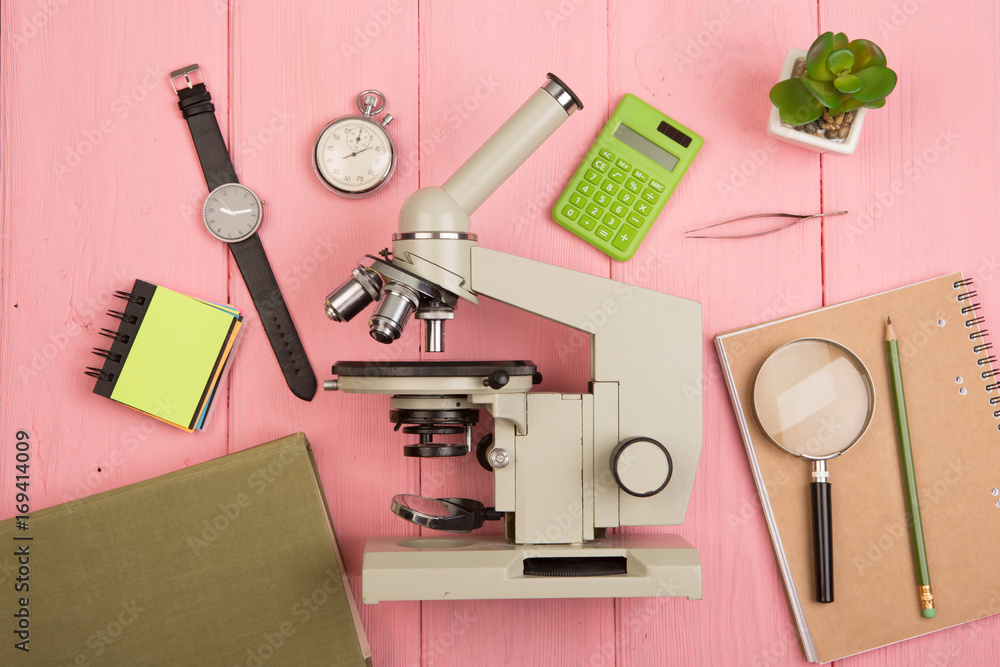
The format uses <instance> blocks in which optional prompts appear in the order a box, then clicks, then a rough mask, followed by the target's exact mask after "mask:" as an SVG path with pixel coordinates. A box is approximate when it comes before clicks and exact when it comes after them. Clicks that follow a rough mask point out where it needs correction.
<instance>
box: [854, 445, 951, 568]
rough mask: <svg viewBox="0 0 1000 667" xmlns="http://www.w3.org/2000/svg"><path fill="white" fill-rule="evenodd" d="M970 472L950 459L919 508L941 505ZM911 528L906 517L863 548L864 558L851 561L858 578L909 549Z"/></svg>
mask: <svg viewBox="0 0 1000 667" xmlns="http://www.w3.org/2000/svg"><path fill="white" fill-rule="evenodd" d="M967 470H968V468H967V467H966V466H965V465H963V463H962V460H961V459H951V460H950V461H948V466H947V469H946V470H945V471H944V473H943V474H942V475H941V476H940V477H938V478H937V479H936V480H934V483H933V484H931V486H930V493H927V494H924V495H921V498H920V504H921V505H923V506H924V507H928V506H931V505H934V504H936V503H938V502H940V501H941V498H943V497H944V496H945V495H947V494H948V492H949V491H951V489H952V488H954V487H955V486H956V485H957V484H958V483H959V482H961V481H962V477H963V476H964V475H965V472H966V471H967ZM911 525H912V518H911V517H910V516H909V514H907V517H906V518H905V519H900V520H898V521H893V522H891V523H887V524H885V525H883V527H882V528H883V531H882V533H881V534H880V535H879V536H878V537H876V538H873V539H871V540H868V544H866V545H865V546H864V549H865V551H864V554H861V555H854V556H852V557H851V564H852V565H853V566H854V569H855V571H857V573H858V574H859V575H863V574H865V572H866V571H868V570H869V569H871V568H872V567H874V566H875V565H876V564H877V563H878V562H879V561H881V560H882V558H884V557H885V556H886V554H888V553H890V552H891V551H892V550H893V549H896V548H897V547H899V548H906V549H908V548H909V544H910V529H911ZM876 574H877V572H876Z"/></svg>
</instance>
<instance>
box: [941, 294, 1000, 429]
mask: <svg viewBox="0 0 1000 667" xmlns="http://www.w3.org/2000/svg"><path fill="white" fill-rule="evenodd" d="M972 282H973V280H972V278H964V279H962V280H956V281H955V282H954V283H953V284H952V287H954V288H955V289H956V290H964V291H963V292H961V293H959V294H958V302H959V303H961V304H963V305H962V315H970V314H971V313H974V312H976V311H977V310H979V309H980V308H981V305H980V304H979V303H974V302H973V301H972V299H975V298H976V296H977V293H976V291H975V290H972V289H969V288H970V286H971V285H972ZM984 322H985V318H984V317H983V316H982V315H976V316H973V317H970V318H969V319H967V320H965V327H966V328H967V329H972V328H975V331H973V332H971V333H970V334H969V340H970V341H972V342H973V343H974V345H973V346H972V351H973V353H975V354H984V353H985V354H986V356H985V357H980V358H979V359H977V360H976V365H977V366H985V367H986V368H985V370H983V371H982V372H981V373H980V376H981V377H982V379H983V380H986V381H987V384H986V391H987V393H992V392H995V391H998V390H1000V381H998V379H997V378H998V377H1000V369H998V368H994V367H993V365H994V364H995V363H996V361H997V358H996V356H995V355H992V354H989V350H991V349H993V343H991V342H988V341H987V340H986V338H987V337H988V336H989V333H990V332H989V331H988V330H986V329H980V328H979V326H980V325H981V324H983V323H984ZM990 405H991V406H996V405H1000V396H990ZM993 417H994V418H996V419H1000V410H994V411H993ZM997 429H998V430H1000V424H998V425H997Z"/></svg>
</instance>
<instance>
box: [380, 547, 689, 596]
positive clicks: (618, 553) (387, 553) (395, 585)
mask: <svg viewBox="0 0 1000 667" xmlns="http://www.w3.org/2000/svg"><path fill="white" fill-rule="evenodd" d="M570 558H576V559H584V561H589V562H588V563H586V564H587V565H594V566H596V567H597V568H601V567H611V568H614V567H615V566H617V565H618V564H621V565H622V566H624V570H625V573H624V574H610V575H600V576H573V575H571V574H569V573H566V572H562V573H558V574H552V575H541V576H538V575H525V574H524V571H525V567H526V565H525V560H526V559H531V561H530V562H529V566H531V567H534V566H536V565H539V564H540V565H541V566H542V567H543V568H545V567H553V568H555V569H557V570H558V568H559V567H560V566H561V564H564V563H566V560H567V559H570ZM550 559H559V560H550ZM584 561H581V563H584ZM361 593H362V597H363V599H364V602H365V603H366V604H373V603H377V602H382V601H389V600H485V599H524V598H603V597H616V598H627V597H687V598H688V599H690V600H700V599H701V559H700V558H699V556H698V552H697V550H695V548H694V547H693V546H691V544H689V543H688V542H687V541H686V540H684V539H683V538H682V537H680V536H679V535H675V534H668V535H649V534H644V535H611V536H609V537H608V538H606V539H603V540H595V541H593V542H587V543H584V544H514V543H512V542H510V541H509V540H507V539H505V538H504V537H503V536H502V535H481V536H468V535H454V536H448V537H419V536H414V537H405V538H398V537H376V538H371V539H369V540H368V542H367V543H366V544H365V555H364V562H363V564H362V572H361Z"/></svg>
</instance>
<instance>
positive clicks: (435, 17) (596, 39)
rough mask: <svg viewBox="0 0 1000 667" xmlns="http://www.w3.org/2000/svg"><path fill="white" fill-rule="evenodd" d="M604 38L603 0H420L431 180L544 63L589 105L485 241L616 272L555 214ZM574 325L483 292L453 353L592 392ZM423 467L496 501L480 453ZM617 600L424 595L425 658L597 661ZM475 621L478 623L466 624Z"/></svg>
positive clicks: (427, 474)
mask: <svg viewBox="0 0 1000 667" xmlns="http://www.w3.org/2000/svg"><path fill="white" fill-rule="evenodd" d="M606 41H607V31H606V15H605V10H604V7H603V5H579V6H578V5H574V4H572V3H562V5H560V3H558V2H555V1H549V2H543V3H537V2H534V3H532V2H515V3H508V4H506V5H504V6H503V7H502V8H501V7H500V6H493V5H488V4H481V3H462V2H447V3H441V2H433V3H432V2H424V3H421V4H420V56H421V61H420V63H421V64H420V82H421V85H420V101H421V113H420V126H421V133H420V136H421V139H422V140H424V141H426V140H427V139H428V138H430V139H431V141H430V142H427V143H426V144H425V145H426V146H427V149H428V150H427V151H425V152H426V155H424V156H422V157H423V159H422V161H421V170H420V172H421V185H440V184H441V183H443V182H444V181H445V180H446V179H447V178H448V177H449V176H450V175H451V174H452V173H453V172H454V170H455V169H456V168H457V167H458V166H459V165H460V164H461V163H462V162H464V161H465V159H466V158H468V156H469V155H471V154H472V152H473V151H474V150H475V149H476V148H478V147H479V146H480V145H481V144H482V143H483V142H484V141H485V140H486V139H487V137H489V135H490V134H491V133H492V132H493V131H494V130H496V129H497V128H498V127H499V126H500V125H501V124H502V123H503V122H504V121H505V120H506V119H507V118H508V116H510V114H512V113H513V112H514V111H515V110H516V109H517V108H518V107H519V106H520V105H521V104H522V103H523V102H524V101H525V100H527V99H528V97H529V96H530V95H531V94H533V93H534V92H535V90H537V88H538V87H539V86H541V85H543V83H544V82H545V80H546V79H545V75H546V73H547V72H553V73H555V74H556V75H558V76H559V77H560V78H562V79H563V80H564V81H565V82H566V83H567V84H568V85H569V86H570V87H571V88H573V90H574V91H575V92H576V93H577V94H578V95H579V96H580V97H581V98H582V100H583V103H584V109H583V111H578V112H577V113H575V114H574V115H573V116H571V117H570V118H569V119H568V120H567V121H566V122H565V124H564V125H563V126H562V127H560V128H559V129H558V130H557V131H556V132H555V133H554V134H553V136H552V137H551V138H550V139H549V140H548V141H547V142H546V143H545V144H544V145H543V146H542V147H541V148H540V149H539V150H538V151H537V152H536V153H535V154H534V155H533V156H532V157H531V158H529V159H528V161H527V162H526V163H525V164H524V165H523V166H522V167H521V168H520V169H519V170H518V171H517V172H515V174H514V175H513V176H512V177H511V178H510V179H509V180H508V181H507V182H506V183H505V184H504V185H502V186H501V187H500V188H499V190H498V191H497V192H496V194H495V195H493V197H491V198H490V199H489V200H487V201H486V203H485V204H484V205H483V206H482V207H481V208H480V209H479V210H478V211H477V212H476V213H475V214H474V215H473V216H472V218H473V223H472V231H473V232H474V233H476V234H478V235H479V243H480V245H482V246H484V247H488V248H495V249H497V250H501V251H504V252H510V253H513V254H516V255H521V256H524V257H530V258H532V259H537V260H541V261H545V262H549V263H552V264H557V265H561V266H568V267H571V268H574V269H577V270H581V271H586V272H589V273H596V274H598V275H607V273H608V260H607V258H606V257H605V256H604V255H602V254H600V253H598V252H597V251H596V250H594V249H593V248H591V247H590V246H589V245H587V244H585V243H583V242H582V241H580V240H579V239H577V238H576V237H575V236H572V235H571V234H569V233H568V232H566V231H565V230H563V229H562V228H561V227H559V226H558V225H556V224H555V223H554V222H552V220H551V217H550V213H549V212H550V210H551V208H552V205H553V204H554V203H555V200H556V198H557V197H558V196H559V194H560V193H561V191H562V188H563V187H565V184H566V183H567V182H568V180H569V178H570V176H572V173H573V171H574V170H575V169H576V167H577V165H578V163H579V160H580V158H581V157H582V155H583V153H584V152H585V151H586V149H587V148H588V147H589V145H590V142H591V141H592V140H593V137H594V135H595V134H596V131H597V129H598V128H599V127H600V125H599V124H598V123H599V122H600V117H601V111H602V109H603V108H604V107H605V104H606V90H605V84H604V80H605V78H606V72H607V68H606V53H605V51H604V49H603V45H604V44H605V43H606ZM438 139H439V140H438ZM569 333H570V332H569V331H568V330H567V329H565V328H563V327H560V326H558V325H555V324H552V323H550V322H547V321H544V320H542V319H541V318H539V317H536V316H532V315H528V314H526V313H523V312H521V311H518V310H516V309H514V308H512V307H509V306H505V305H502V304H497V303H494V302H491V301H490V300H489V299H483V300H481V301H480V304H479V305H478V306H473V305H471V304H468V303H463V304H461V305H460V306H459V307H458V309H457V310H456V320H455V321H454V322H450V323H449V324H448V328H447V330H446V336H447V339H446V346H447V353H446V355H445V356H446V357H448V358H463V359H507V358H509V359H522V358H527V359H530V360H532V361H534V362H535V363H536V364H537V365H538V369H539V370H540V371H541V372H542V375H543V376H544V378H545V380H544V381H543V383H542V385H541V386H540V387H539V389H540V390H542V391H586V380H587V379H588V377H589V365H588V364H589V354H588V351H587V350H586V348H584V347H575V348H572V349H565V348H559V347H558V343H560V342H564V341H565V340H566V338H567V336H568V335H569ZM424 356H425V358H426V357H427V355H424ZM421 467H422V472H421V479H422V486H421V491H422V493H424V494H428V495H430V494H439V495H440V494H445V495H460V496H466V497H470V498H477V499H480V500H484V501H490V500H491V499H492V483H491V482H492V480H491V476H490V475H489V474H488V473H486V472H484V471H483V470H482V469H480V467H479V465H478V464H477V463H476V462H475V461H474V460H473V459H472V458H471V457H465V459H463V460H460V461H454V462H451V461H449V462H427V463H424V464H423V465H422V466H421ZM488 530H490V531H492V532H496V531H497V530H499V527H498V526H490V527H489V529H488ZM612 608H613V603H612V602H611V601H610V600H544V601H469V602H425V603H424V604H423V605H422V610H423V613H422V662H423V664H426V665H468V664H476V665H500V664H578V663H583V664H589V663H586V662H585V661H586V660H588V659H589V658H590V657H591V656H594V655H602V651H604V652H606V651H607V650H608V648H609V647H612V646H613V644H614V631H615V630H614V620H613V617H612ZM465 621H470V623H471V625H470V627H468V628H465V627H464V626H462V623H464V622H465ZM449 644H451V646H450V647H449Z"/></svg>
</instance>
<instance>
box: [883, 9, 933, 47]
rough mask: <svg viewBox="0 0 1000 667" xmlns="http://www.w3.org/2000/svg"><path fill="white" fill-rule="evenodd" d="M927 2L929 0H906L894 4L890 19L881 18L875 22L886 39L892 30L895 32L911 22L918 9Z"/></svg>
mask: <svg viewBox="0 0 1000 667" xmlns="http://www.w3.org/2000/svg"><path fill="white" fill-rule="evenodd" d="M926 2H927V0H904V1H903V2H902V3H898V4H894V5H893V6H892V11H891V12H889V18H888V19H879V20H878V21H876V22H875V27H876V28H878V31H879V32H880V33H882V38H883V39H885V38H886V37H888V36H889V33H890V32H895V31H897V30H899V29H900V28H902V27H903V26H904V25H906V24H907V23H909V21H910V19H911V18H913V15H914V14H916V13H917V10H918V9H920V7H921V6H923V5H924V3H926Z"/></svg>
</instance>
